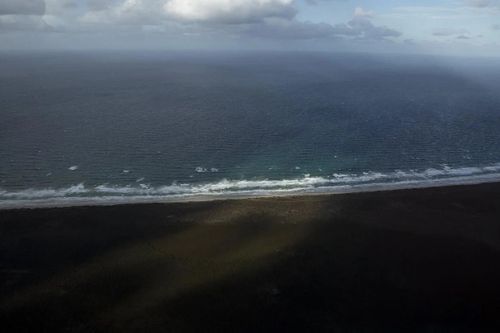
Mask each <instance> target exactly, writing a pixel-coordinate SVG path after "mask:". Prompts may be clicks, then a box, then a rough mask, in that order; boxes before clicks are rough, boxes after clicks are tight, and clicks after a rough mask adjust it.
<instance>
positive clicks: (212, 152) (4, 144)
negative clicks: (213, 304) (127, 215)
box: [0, 52, 500, 202]
mask: <svg viewBox="0 0 500 333" xmlns="http://www.w3.org/2000/svg"><path fill="white" fill-rule="evenodd" d="M499 172H500V62H498V61H495V60H491V59H457V58H432V57H423V56H421V57H417V56H413V57H409V56H368V55H349V54H312V53H246V54H241V53H240V54H239V53H202V54H196V53H180V52H177V53H145V54H140V53H85V54H82V53H80V54H77V53H43V54H30V55H28V54H13V53H10V54H9V53H4V54H1V55H0V202H1V201H4V202H6V201H12V200H14V201H15V200H33V199H54V198H64V197H70V198H74V197H86V198H94V199H98V198H102V197H116V196H126V197H129V196H172V195H182V196H190V195H193V194H202V195H207V194H214V193H215V194H224V195H230V194H234V193H261V192H262V193H273V192H276V193H278V192H283V191H299V192H300V191H314V190H315V189H318V188H324V187H335V186H359V185H363V184H371V183H404V182H410V183H411V182H415V181H416V182H418V181H429V180H434V179H443V178H445V179H448V178H450V177H464V176H467V177H471V176H481V175H485V174H486V175H496V173H499Z"/></svg>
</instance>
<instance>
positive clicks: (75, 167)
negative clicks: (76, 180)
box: [68, 165, 78, 171]
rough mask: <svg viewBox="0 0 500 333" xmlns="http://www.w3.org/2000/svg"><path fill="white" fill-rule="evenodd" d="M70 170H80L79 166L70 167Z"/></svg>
mask: <svg viewBox="0 0 500 333" xmlns="http://www.w3.org/2000/svg"><path fill="white" fill-rule="evenodd" d="M68 170H70V171H75V170H78V165H73V166H70V167H69V168H68Z"/></svg>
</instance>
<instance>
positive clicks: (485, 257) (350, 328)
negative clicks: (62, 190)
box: [0, 184, 500, 332]
mask: <svg viewBox="0 0 500 333" xmlns="http://www.w3.org/2000/svg"><path fill="white" fill-rule="evenodd" d="M0 331H1V332H28V331H29V332H58V331H68V332H192V331H194V332H206V331H210V332H220V331H232V332H234V331H238V332H239V331H248V332H262V331H275V332H289V331H311V332H316V331H329V332H374V331H377V332H378V331H380V332H462V331H463V332H479V331H481V332H499V331H500V184H483V185H475V186H458V187H447V188H434V189H418V190H401V191H393V192H380V193H358V194H346V195H332V196H311V197H297V198H274V199H269V198H268V199H248V200H237V201H220V202H198V203H182V204H180V203H179V204H151V205H129V206H114V207H78V208H60V209H38V210H15V211H14V210H13V211H0Z"/></svg>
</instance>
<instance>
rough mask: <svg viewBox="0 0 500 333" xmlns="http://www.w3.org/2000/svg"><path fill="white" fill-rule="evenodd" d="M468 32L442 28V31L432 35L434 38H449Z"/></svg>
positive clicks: (439, 30) (437, 30)
mask: <svg viewBox="0 0 500 333" xmlns="http://www.w3.org/2000/svg"><path fill="white" fill-rule="evenodd" d="M467 33H468V31H467V30H465V29H452V28H441V29H436V30H434V32H433V33H432V35H433V36H436V37H449V36H456V35H459V36H460V35H464V34H467Z"/></svg>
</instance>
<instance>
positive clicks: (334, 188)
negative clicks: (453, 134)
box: [0, 163, 500, 208]
mask: <svg viewBox="0 0 500 333" xmlns="http://www.w3.org/2000/svg"><path fill="white" fill-rule="evenodd" d="M497 180H500V163H497V164H492V165H487V166H483V167H461V168H451V167H448V166H443V167H442V168H441V169H436V168H430V169H427V170H424V171H415V170H410V171H402V170H396V171H394V172H390V173H381V172H365V173H361V174H340V173H335V174H332V175H330V176H328V177H323V176H322V177H315V176H311V175H309V174H306V175H304V176H302V177H300V178H295V179H281V180H272V179H262V180H258V179H254V180H229V179H222V180H220V181H218V182H213V183H204V184H176V183H174V184H172V185H166V186H152V185H150V184H142V183H138V184H134V185H128V186H118V185H110V184H102V185H98V186H86V185H85V184H83V183H81V184H78V185H73V186H70V187H68V188H61V189H51V188H49V189H25V190H19V191H6V190H2V189H0V208H10V207H17V206H23V205H22V203H23V202H30V203H31V205H36V203H37V202H38V203H46V205H51V204H52V205H54V206H57V205H58V203H63V204H65V203H66V204H71V203H74V204H79V203H81V204H97V203H98V202H103V203H113V202H116V203H123V202H142V201H152V200H166V201H168V200H171V201H173V200H185V201H189V200H190V199H192V200H203V199H204V198H207V199H209V198H211V197H216V198H219V197H222V198H230V197H252V196H269V195H286V194H300V193H342V192H343V193H345V192H356V191H357V192H361V191H370V190H384V189H396V188H412V187H429V186H442V185H449V184H467V183H474V182H484V181H497Z"/></svg>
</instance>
